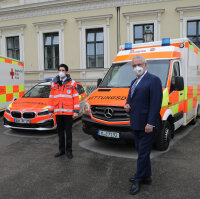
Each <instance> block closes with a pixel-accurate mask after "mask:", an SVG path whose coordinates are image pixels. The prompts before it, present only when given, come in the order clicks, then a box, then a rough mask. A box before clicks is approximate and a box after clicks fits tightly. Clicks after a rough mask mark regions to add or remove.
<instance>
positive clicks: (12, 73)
mask: <svg viewBox="0 0 200 199" xmlns="http://www.w3.org/2000/svg"><path fill="white" fill-rule="evenodd" d="M14 74H15V73H14V72H13V69H11V72H10V76H11V77H12V79H13V76H14Z"/></svg>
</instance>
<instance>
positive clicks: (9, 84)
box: [0, 56, 24, 112]
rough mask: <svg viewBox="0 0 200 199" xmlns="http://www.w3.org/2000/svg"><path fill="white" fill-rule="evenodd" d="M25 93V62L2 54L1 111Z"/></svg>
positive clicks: (0, 73)
mask: <svg viewBox="0 0 200 199" xmlns="http://www.w3.org/2000/svg"><path fill="white" fill-rule="evenodd" d="M23 95H24V63H22V62H19V61H17V60H14V59H10V58H7V57H2V56H0V112H2V111H4V110H5V109H6V108H7V107H8V105H9V104H10V103H11V102H12V101H14V100H15V99H17V98H19V97H21V96H23Z"/></svg>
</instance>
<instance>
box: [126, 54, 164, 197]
mask: <svg viewBox="0 0 200 199" xmlns="http://www.w3.org/2000/svg"><path fill="white" fill-rule="evenodd" d="M132 67H133V70H134V72H135V74H136V76H137V78H136V79H134V80H133V82H132V83H131V86H130V90H129V94H128V99H127V102H126V104H125V106H124V108H125V110H126V111H127V112H130V123H131V128H132V130H133V134H134V140H135V146H136V150H137V152H138V159H137V171H136V173H135V175H134V176H133V177H132V178H130V179H129V181H130V182H132V183H133V184H132V186H131V189H130V194H132V195H135V194H137V193H138V192H139V191H140V185H141V184H151V182H152V179H151V162H150V152H151V148H152V144H153V142H154V138H155V134H156V130H157V129H159V128H160V127H161V116H160V109H161V104H162V85H161V81H160V79H159V78H158V77H156V76H155V75H152V74H150V73H149V72H147V70H146V60H145V59H144V57H142V56H140V55H136V56H135V57H133V60H132Z"/></svg>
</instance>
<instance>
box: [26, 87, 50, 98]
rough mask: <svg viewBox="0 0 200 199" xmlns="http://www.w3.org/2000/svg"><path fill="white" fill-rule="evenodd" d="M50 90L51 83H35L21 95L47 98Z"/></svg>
mask: <svg viewBox="0 0 200 199" xmlns="http://www.w3.org/2000/svg"><path fill="white" fill-rule="evenodd" d="M50 90H51V85H36V86H34V87H33V88H32V89H31V90H29V91H28V92H27V93H26V94H25V95H24V96H23V97H31V98H48V97H49V94H50Z"/></svg>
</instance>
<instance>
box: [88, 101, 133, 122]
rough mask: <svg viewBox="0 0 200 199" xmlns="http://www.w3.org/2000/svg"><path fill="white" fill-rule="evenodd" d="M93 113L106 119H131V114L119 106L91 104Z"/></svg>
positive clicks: (112, 120)
mask: <svg viewBox="0 0 200 199" xmlns="http://www.w3.org/2000/svg"><path fill="white" fill-rule="evenodd" d="M91 113H92V116H93V117H94V118H97V119H101V120H105V121H110V122H114V121H129V120H130V115H129V113H127V112H126V111H125V110H124V107H119V106H93V105H92V106H91Z"/></svg>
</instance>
